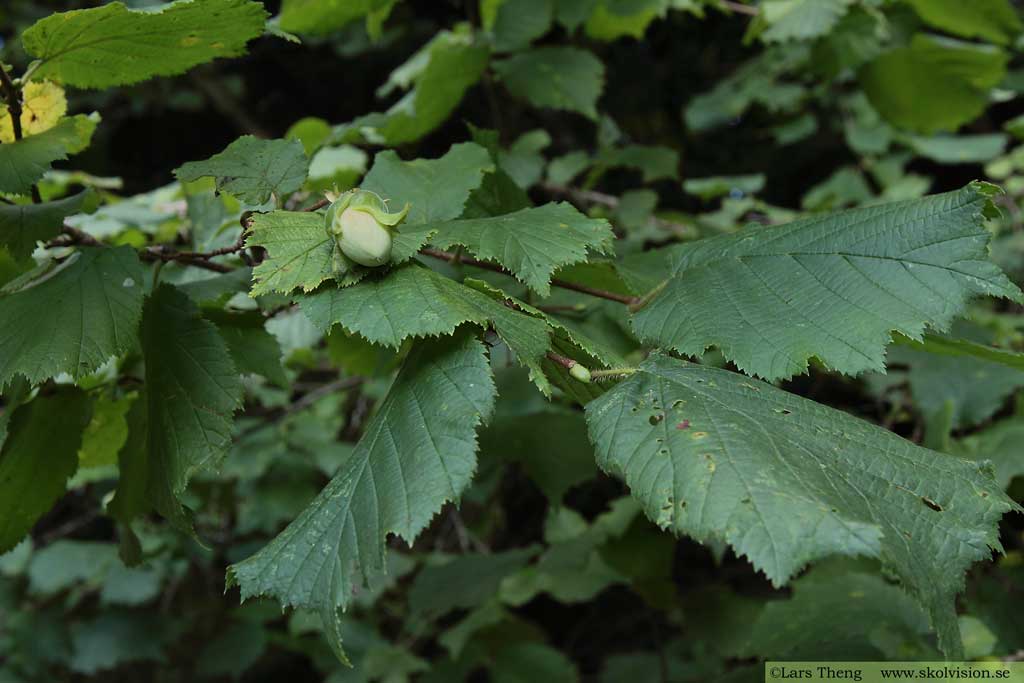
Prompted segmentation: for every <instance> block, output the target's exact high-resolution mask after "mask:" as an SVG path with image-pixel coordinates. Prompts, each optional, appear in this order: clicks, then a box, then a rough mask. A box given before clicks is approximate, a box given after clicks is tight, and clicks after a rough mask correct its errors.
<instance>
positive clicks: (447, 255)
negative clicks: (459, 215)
mask: <svg viewBox="0 0 1024 683" xmlns="http://www.w3.org/2000/svg"><path fill="white" fill-rule="evenodd" d="M420 253H421V254H423V255H424V256H430V257H432V258H436V259H441V260H442V261H447V262H448V263H454V262H455V261H456V259H458V262H459V263H462V264H464V265H467V266H473V267H474V268H481V269H483V270H489V271H492V272H494V273H501V274H502V275H509V276H512V277H514V276H513V275H512V273H511V272H509V271H508V269H506V268H503V267H502V266H499V265H496V264H494V263H489V262H487V261H480V260H478V259H475V258H470V257H468V256H465V255H461V254H453V253H452V252H450V251H441V250H440V249H434V248H432V247H424V248H422V249H420ZM551 284H552V285H553V286H555V287H561V288H562V289H571V290H573V291H575V292H581V293H583V294H589V295H590V296H596V297H598V298H601V299H608V300H609V301H617V302H619V303H620V304H626V305H627V306H629V305H632V304H634V303H636V302H637V301H639V299H638V298H637V297H635V296H628V295H626V294H618V293H616V292H609V291H607V290H604V289H597V288H596V287H588V286H586V285H581V284H577V283H575V282H569V281H567V280H559V279H557V278H553V279H552V280H551Z"/></svg>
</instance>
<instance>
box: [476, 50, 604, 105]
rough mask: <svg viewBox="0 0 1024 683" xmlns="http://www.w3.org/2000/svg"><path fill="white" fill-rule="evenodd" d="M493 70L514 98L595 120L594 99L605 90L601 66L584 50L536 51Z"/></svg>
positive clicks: (515, 58) (498, 65)
mask: <svg viewBox="0 0 1024 683" xmlns="http://www.w3.org/2000/svg"><path fill="white" fill-rule="evenodd" d="M494 70H495V71H496V72H497V74H498V75H499V76H500V77H501V79H502V81H503V82H504V84H505V86H506V87H507V88H508V89H509V91H510V92H511V93H512V94H513V95H517V96H519V97H522V98H524V99H526V100H528V101H529V102H530V103H531V104H533V105H534V106H537V107H551V108H552V109H565V110H568V111H575V112H579V113H580V114H583V115H584V116H586V117H588V118H591V119H596V118H597V106H596V105H597V98H598V97H600V96H601V90H602V89H603V87H604V65H602V64H601V61H600V60H599V59H597V57H594V55H592V54H590V53H589V52H586V51H585V50H577V49H574V48H559V47H546V48H537V49H535V50H531V51H529V52H522V53H519V54H517V55H516V56H514V57H510V58H508V59H504V60H502V61H500V62H496V63H495V64H494Z"/></svg>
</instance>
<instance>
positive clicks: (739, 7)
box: [718, 0, 761, 17]
mask: <svg viewBox="0 0 1024 683" xmlns="http://www.w3.org/2000/svg"><path fill="white" fill-rule="evenodd" d="M718 6H719V7H721V8H722V9H727V10H732V11H733V12H736V13H737V14H746V15H748V16H751V17H756V16H757V15H758V14H760V13H761V12H760V10H759V9H758V8H756V7H751V6H750V5H744V4H743V3H742V2H733V1H732V0H718Z"/></svg>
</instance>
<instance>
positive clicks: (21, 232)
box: [0, 192, 89, 261]
mask: <svg viewBox="0 0 1024 683" xmlns="http://www.w3.org/2000/svg"><path fill="white" fill-rule="evenodd" d="M88 196H89V195H88V193H86V192H80V193H78V194H75V195H71V196H70V197H65V198H64V199H58V200H57V201H53V202H47V203H45V204H3V205H0V240H2V242H0V243H2V244H3V245H4V246H5V247H6V248H7V250H8V252H9V253H10V254H11V256H13V257H14V258H15V259H16V260H19V261H23V260H25V259H27V258H28V257H29V256H31V255H32V252H33V251H35V248H36V244H37V243H38V242H46V241H47V240H50V239H52V238H54V237H56V236H57V235H59V234H60V232H61V229H62V228H63V224H64V219H65V218H67V217H68V216H70V215H71V214H73V213H78V212H79V211H80V210H81V209H82V203H83V202H84V201H85V200H86V198H87V197H88Z"/></svg>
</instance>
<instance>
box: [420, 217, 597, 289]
mask: <svg viewBox="0 0 1024 683" xmlns="http://www.w3.org/2000/svg"><path fill="white" fill-rule="evenodd" d="M430 227H431V228H432V232H433V233H435V234H434V236H433V237H431V238H430V241H431V243H432V244H435V245H437V246H439V247H441V248H442V249H447V248H450V247H452V246H455V245H462V246H464V247H466V249H468V250H469V251H470V253H472V254H475V255H476V256H479V257H480V258H482V259H486V260H494V261H497V262H498V263H499V264H501V265H502V266H504V267H506V268H508V269H509V271H511V272H512V274H513V275H515V276H516V278H517V279H518V280H520V281H521V282H522V283H523V284H525V285H527V286H528V287H529V288H530V289H532V290H533V291H535V292H537V293H538V294H540V295H541V296H546V295H547V294H548V293H549V292H550V291H551V275H552V273H554V272H555V271H556V270H557V269H558V268H561V267H563V266H571V265H572V264H574V263H579V262H580V261H584V260H586V258H587V252H588V251H594V252H596V253H598V254H603V253H607V252H608V251H609V250H610V249H611V241H612V237H613V236H612V231H611V226H610V225H609V224H608V222H607V221H604V220H600V219H597V220H595V219H592V218H587V217H585V216H583V215H581V214H580V212H579V211H577V210H576V209H574V208H573V207H572V206H570V205H569V204H564V203H560V204H545V205H544V206H541V207H538V208H535V209H522V210H520V211H516V212H514V213H510V214H507V215H504V216H496V217H494V218H476V219H467V220H460V221H451V222H448V223H445V224H443V225H442V224H435V225H431V226H430Z"/></svg>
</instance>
